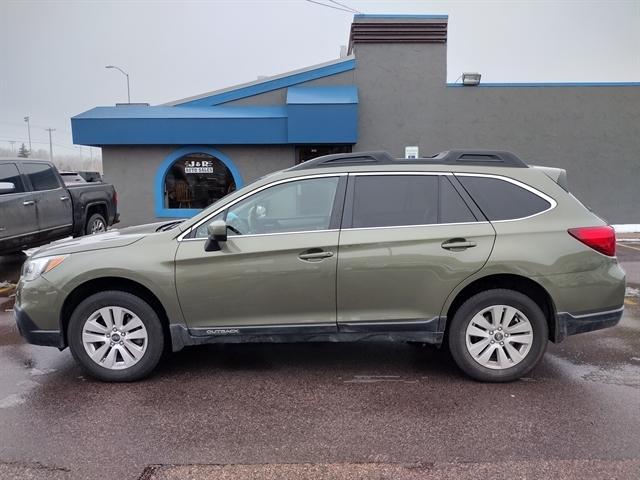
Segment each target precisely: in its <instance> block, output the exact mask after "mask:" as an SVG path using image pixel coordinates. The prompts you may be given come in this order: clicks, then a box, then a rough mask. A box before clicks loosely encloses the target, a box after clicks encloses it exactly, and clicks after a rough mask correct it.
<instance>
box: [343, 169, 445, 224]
mask: <svg viewBox="0 0 640 480" xmlns="http://www.w3.org/2000/svg"><path fill="white" fill-rule="evenodd" d="M434 223H438V176H437V175H372V176H356V177H355V184H354V196H353V220H352V227H353V228H366V227H391V226H401V225H429V224H434Z"/></svg>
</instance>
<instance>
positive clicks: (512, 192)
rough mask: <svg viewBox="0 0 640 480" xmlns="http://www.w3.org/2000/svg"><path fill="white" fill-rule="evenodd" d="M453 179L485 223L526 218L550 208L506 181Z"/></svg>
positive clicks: (547, 204) (525, 190)
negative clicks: (472, 202)
mask: <svg viewBox="0 0 640 480" xmlns="http://www.w3.org/2000/svg"><path fill="white" fill-rule="evenodd" d="M457 178H458V180H460V183H462V185H463V186H464V188H465V189H466V190H467V192H468V193H469V195H471V197H472V198H473V200H474V201H475V202H476V204H477V205H478V207H480V210H482V213H484V214H485V216H486V217H487V218H488V219H489V220H513V219H517V218H524V217H529V216H531V215H535V214H536V213H540V212H543V211H545V210H547V209H548V208H549V207H550V206H551V205H550V204H549V202H548V201H546V200H545V199H544V198H541V197H540V196H538V195H536V194H535V193H533V192H531V191H529V190H527V189H525V188H522V187H520V186H518V185H515V184H513V183H511V182H507V181H506V180H501V179H499V178H492V177H473V176H469V177H467V176H462V175H460V176H458V177H457Z"/></svg>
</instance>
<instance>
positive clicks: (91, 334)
mask: <svg viewBox="0 0 640 480" xmlns="http://www.w3.org/2000/svg"><path fill="white" fill-rule="evenodd" d="M148 342H149V335H148V333H147V329H146V327H145V326H144V323H142V320H140V318H139V317H138V316H137V315H136V314H135V313H133V312H132V311H131V310H128V309H126V308H123V307H118V306H109V307H103V308H100V309H99V310H96V311H95V312H93V313H92V314H91V315H90V316H89V317H88V318H87V320H86V321H85V323H84V327H83V329H82V344H83V346H84V349H85V351H86V352H87V354H88V355H89V357H90V358H91V360H93V361H94V362H95V363H97V364H98V365H100V366H102V367H104V368H107V369H109V370H122V369H125V368H129V367H132V366H133V365H135V364H136V363H138V362H139V361H140V360H141V359H142V357H143V356H144V354H145V352H146V350H147V345H148Z"/></svg>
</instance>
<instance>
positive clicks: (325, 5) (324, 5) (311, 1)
mask: <svg viewBox="0 0 640 480" xmlns="http://www.w3.org/2000/svg"><path fill="white" fill-rule="evenodd" d="M305 1H307V2H309V3H315V4H316V5H322V6H323V7H327V8H333V9H334V10H340V11H341V12H347V13H354V11H353V10H347V9H346V8H341V7H336V6H334V5H327V4H326V3H322V2H317V1H316V0H305Z"/></svg>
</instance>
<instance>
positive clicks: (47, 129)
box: [45, 128, 56, 162]
mask: <svg viewBox="0 0 640 480" xmlns="http://www.w3.org/2000/svg"><path fill="white" fill-rule="evenodd" d="M45 130H46V131H47V132H49V160H50V161H52V162H53V142H52V141H51V132H55V131H56V129H55V128H45Z"/></svg>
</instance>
